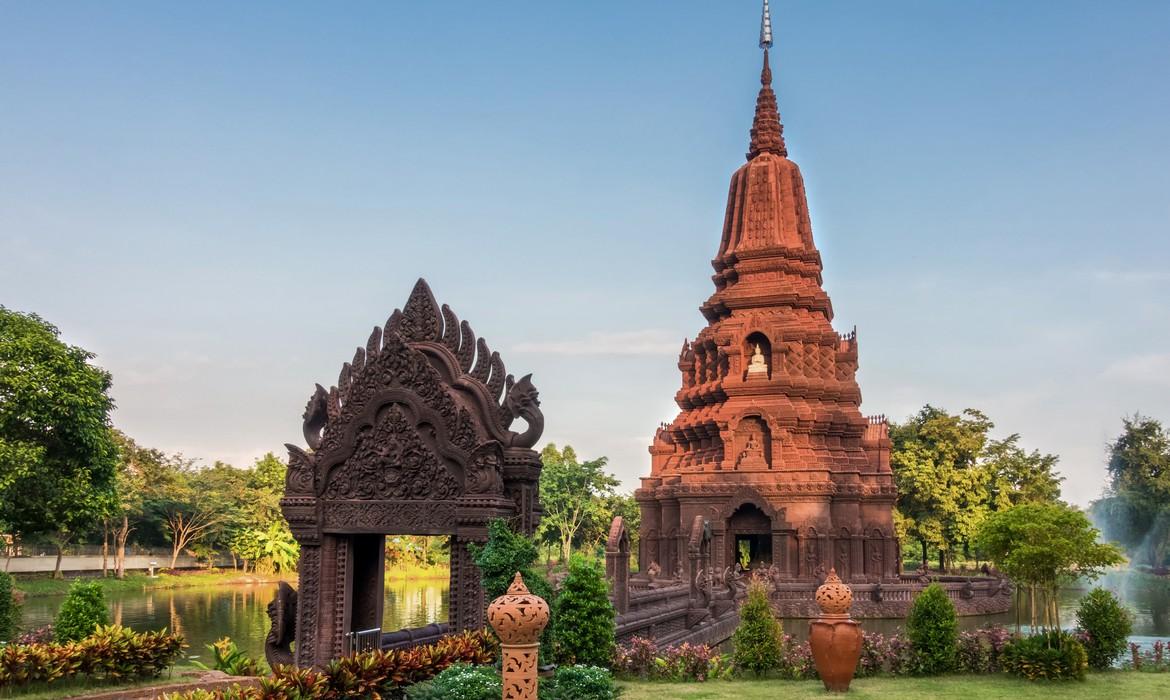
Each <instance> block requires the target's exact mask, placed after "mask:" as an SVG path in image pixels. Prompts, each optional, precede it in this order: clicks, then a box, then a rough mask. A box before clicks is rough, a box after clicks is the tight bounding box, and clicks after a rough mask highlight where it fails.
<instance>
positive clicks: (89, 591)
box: [53, 579, 110, 642]
mask: <svg viewBox="0 0 1170 700" xmlns="http://www.w3.org/2000/svg"><path fill="white" fill-rule="evenodd" d="M108 624H110V615H109V612H107V610H106V596H105V594H104V593H102V586H101V584H100V583H98V582H97V581H88V582H87V581H82V580H80V579H79V580H77V581H74V582H73V585H71V586H69V595H68V597H66V598H65V602H64V603H62V604H61V609H60V610H58V611H57V617H56V619H54V620H53V637H54V638H55V639H56V640H57V641H59V642H78V641H81V640H82V639H85V638H86V637H88V636H89V635H91V634H93V631H94V630H95V629H97V628H98V626H99V625H108Z"/></svg>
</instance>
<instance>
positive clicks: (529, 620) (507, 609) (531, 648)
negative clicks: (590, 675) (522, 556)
mask: <svg viewBox="0 0 1170 700" xmlns="http://www.w3.org/2000/svg"><path fill="white" fill-rule="evenodd" d="M548 617H549V610H548V603H546V602H545V601H544V599H543V598H541V597H539V596H535V595H532V594H531V593H529V592H528V588H527V587H525V585H524V579H523V578H521V577H520V573H519V572H516V578H515V579H513V581H512V585H511V586H509V587H508V592H507V593H506V594H504V595H502V596H500V597H499V598H496V599H495V600H494V601H492V604H491V606H489V607H488V620H489V622H491V626H492V629H493V630H495V631H496V635H497V636H498V637H499V638H500V651H501V652H503V657H504V658H503V677H504V678H503V680H504V700H536V698H537V692H538V680H537V677H536V664H537V660H538V657H539V655H540V633H541V632H543V631H544V627H545V625H547V624H548Z"/></svg>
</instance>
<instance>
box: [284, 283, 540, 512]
mask: <svg viewBox="0 0 1170 700" xmlns="http://www.w3.org/2000/svg"><path fill="white" fill-rule="evenodd" d="M517 418H523V419H524V420H525V422H526V423H527V426H526V429H525V430H524V432H522V433H521V432H517V431H514V430H512V429H511V427H512V424H513V422H514V421H515V420H516V419H517ZM543 429H544V418H543V415H542V414H541V411H540V401H539V398H538V395H537V391H536V388H535V387H534V386H533V385H532V381H531V375H526V376H524V377H522V378H521V379H520V380H519V381H516V380H515V378H514V377H513V376H512V375H510V374H507V373H506V370H505V368H504V363H503V361H502V360H501V359H500V356H499V354H498V353H495V352H492V351H491V349H490V348H489V347H488V345H487V343H486V342H485V341H484V340H483V339H482V338H476V336H475V334H474V333H473V332H472V330H471V326H470V325H468V323H467V322H466V321H463V322H460V320H459V318H458V317H457V316H456V315H455V313H454V312H453V311H451V309H450V308H449V307H448V306H446V305H443V306H442V307H440V306H439V305H438V304H437V303H436V302H435V298H434V296H433V295H432V294H431V290H430V288H429V287H428V286H427V283H426V281H424V280H422V279H420V280H419V281H418V282H417V283H416V284H415V286H414V290H413V291H412V292H411V294H410V298H409V299H408V300H407V302H406V305H405V306H403V307H402V309H401V310H395V311H394V313H393V314H392V315H391V316H390V318H389V320H387V322H386V325H385V326H384V327H375V328H374V329H373V332H372V333H371V334H370V337H369V339H368V340H367V341H366V344H365V346H364V347H359V348H357V350H356V352H355V353H354V356H353V359H352V360H351V361H350V362H347V363H345V364H343V365H342V367H341V373H340V375H339V376H338V379H337V385H336V386H333V387H331V388H329V389H328V390H326V389H325V388H324V387H322V386H321V385H319V384H318V385H317V389H316V391H315V392H314V393H313V395H312V397H311V398H310V399H309V403H308V405H307V406H306V408H305V414H304V425H303V430H304V436H305V442H306V443H308V446H309V449H308V450H303V449H301V448H300V447H297V446H295V445H288V446H287V447H288V449H289V471H288V478H287V481H286V486H285V497H286V502H287V501H289V500H290V499H292V500H298V499H314V498H315V499H325V500H328V501H369V500H376V501H404V500H406V501H409V500H427V501H451V500H453V499H457V498H460V497H466V496H471V495H475V496H488V495H499V496H501V497H502V496H504V495H505V485H504V479H503V466H504V463H505V452H511V453H515V452H516V451H517V450H520V451H522V452H524V453H525V454H526V455H529V456H531V455H534V454H535V453H532V452H531V450H530V449H529V448H531V447H532V445H534V444H535V443H536V441H537V440H538V439H539V438H540V434H541V432H542V431H543ZM527 461H529V462H531V460H527ZM538 463H539V462H537V464H538ZM286 510H288V509H287V508H286Z"/></svg>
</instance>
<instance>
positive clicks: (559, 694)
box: [540, 666, 620, 700]
mask: <svg viewBox="0 0 1170 700" xmlns="http://www.w3.org/2000/svg"><path fill="white" fill-rule="evenodd" d="M619 692H620V691H619V690H618V687H617V684H616V683H614V682H613V674H612V673H610V672H609V669H607V668H601V667H600V666H561V667H560V668H558V669H557V672H556V675H554V676H553V678H552V683H547V684H546V682H544V681H542V682H541V684H540V698H541V700H614V699H615V698H617V696H618V694H619Z"/></svg>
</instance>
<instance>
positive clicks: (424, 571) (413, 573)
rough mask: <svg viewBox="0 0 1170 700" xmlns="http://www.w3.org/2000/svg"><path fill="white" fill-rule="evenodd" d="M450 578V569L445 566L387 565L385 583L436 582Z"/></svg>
mask: <svg viewBox="0 0 1170 700" xmlns="http://www.w3.org/2000/svg"><path fill="white" fill-rule="evenodd" d="M450 577H451V568H450V567H449V566H448V565H446V564H435V565H433V566H428V565H426V564H387V565H386V580H387V581H438V580H446V579H448V578H450Z"/></svg>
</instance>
